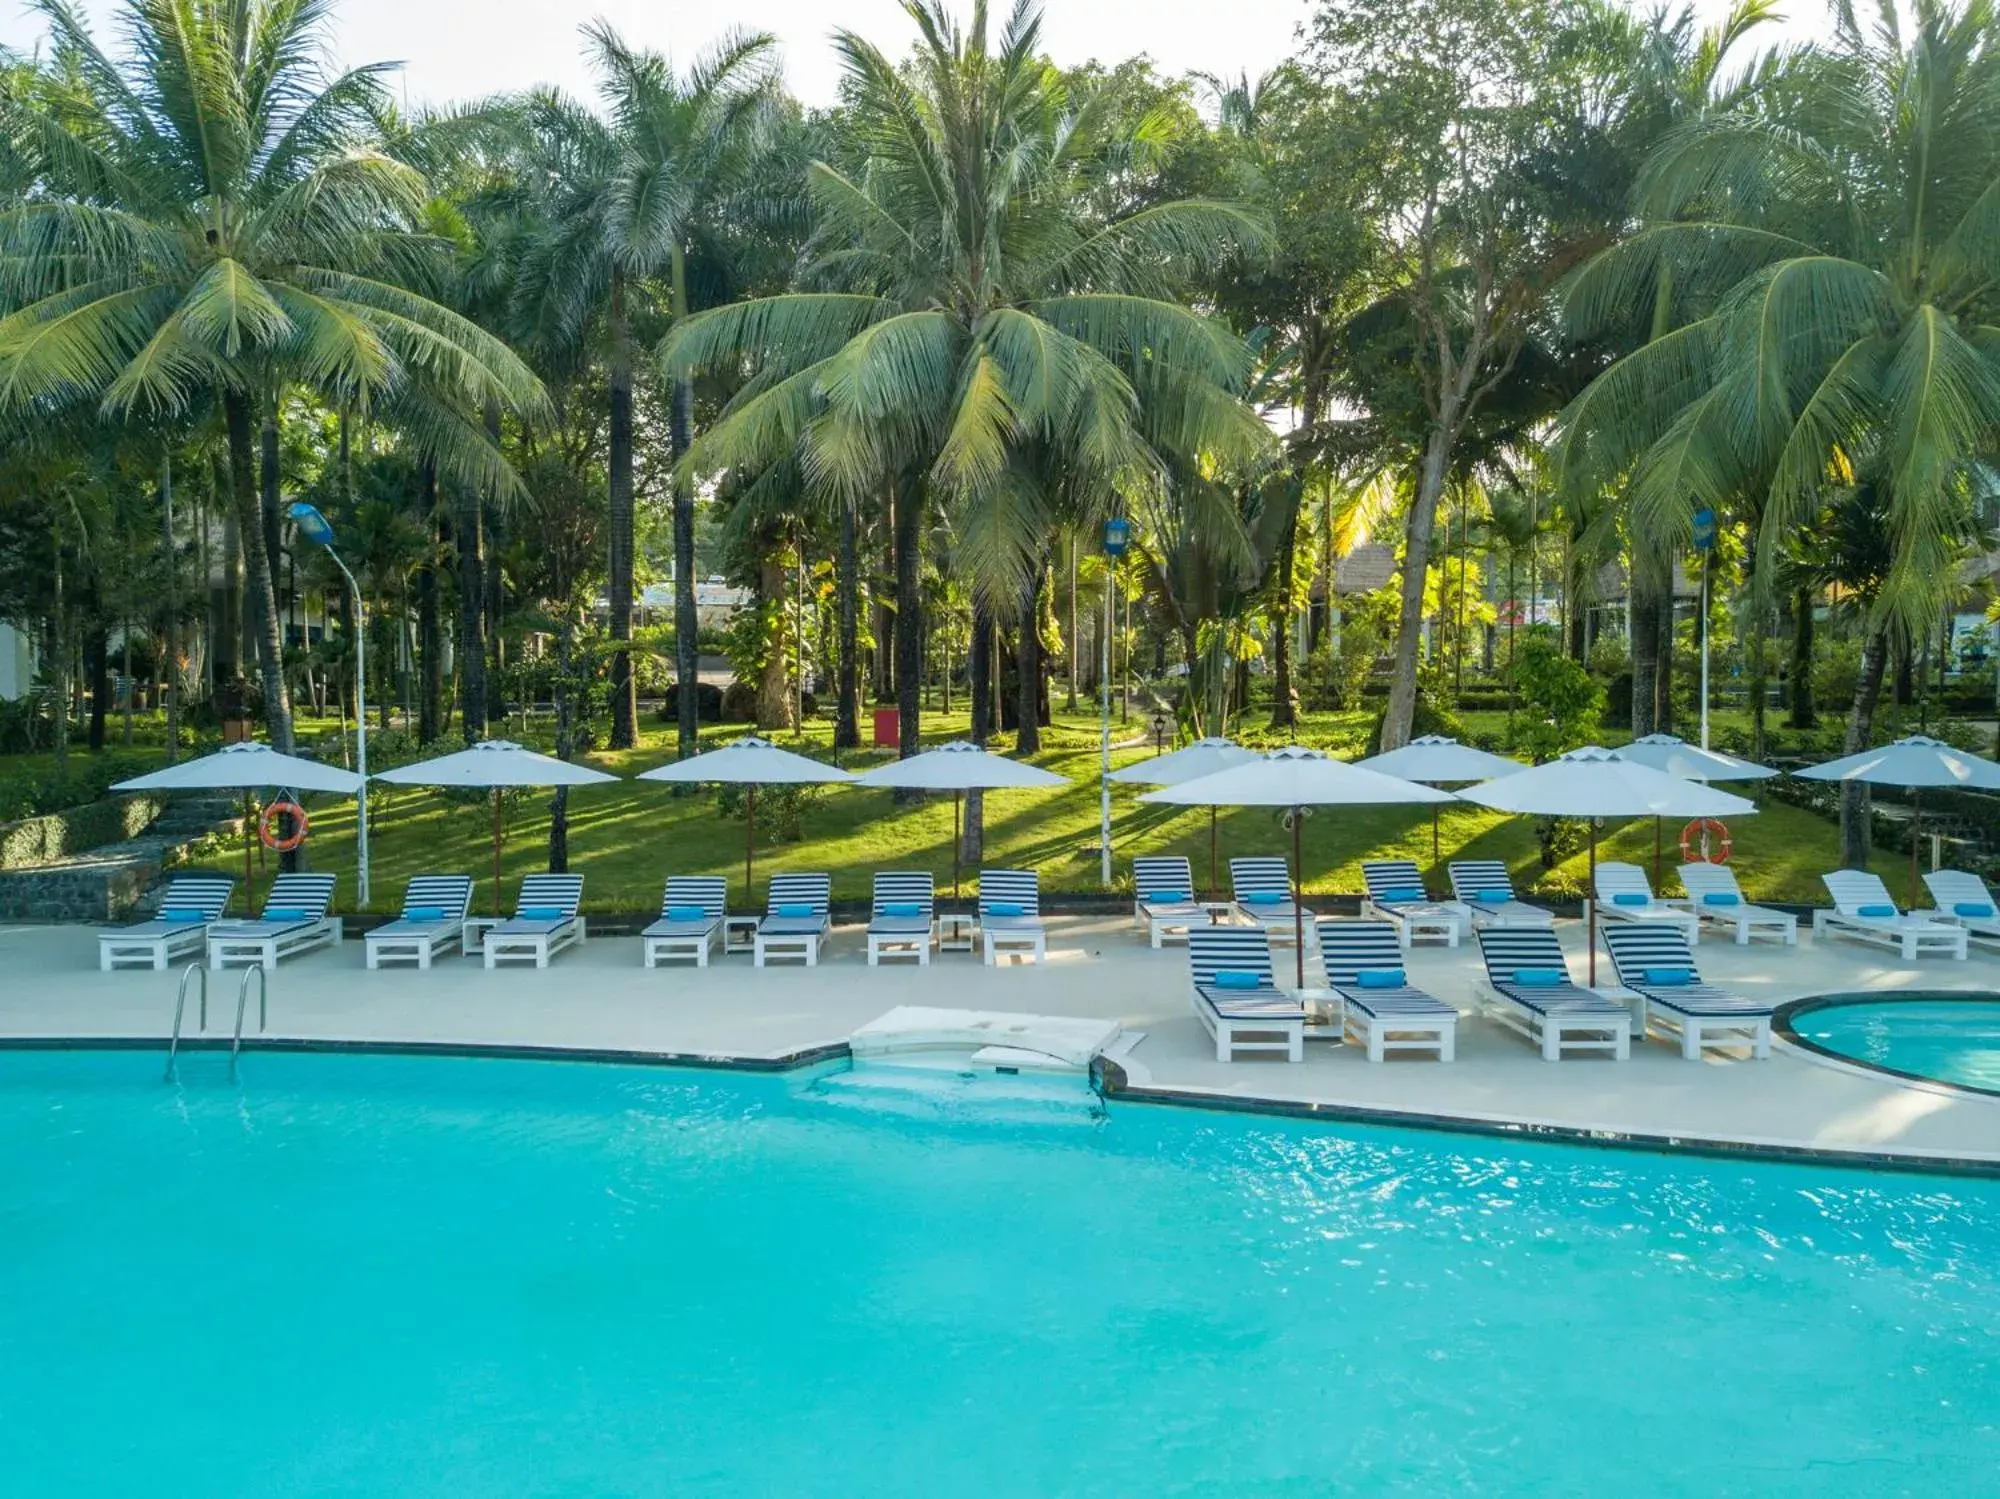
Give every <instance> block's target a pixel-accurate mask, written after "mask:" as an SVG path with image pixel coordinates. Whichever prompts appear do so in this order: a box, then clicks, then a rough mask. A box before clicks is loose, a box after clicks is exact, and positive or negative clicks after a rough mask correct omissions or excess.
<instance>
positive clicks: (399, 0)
mask: <svg viewBox="0 0 2000 1499" xmlns="http://www.w3.org/2000/svg"><path fill="white" fill-rule="evenodd" d="M1005 3H1006V0H995V9H996V11H997V10H1001V9H1002V8H1003V7H1004V5H1005ZM82 4H83V8H84V10H85V11H86V12H87V13H88V14H89V15H91V17H92V18H93V19H98V20H102V19H103V18H107V17H109V16H111V15H112V14H113V13H114V12H115V10H116V8H117V6H116V0H82ZM1694 5H1695V9H1696V11H1697V12H1698V13H1699V14H1701V15H1702V16H1703V17H1704V18H1707V17H1711V16H1715V15H1719V14H1721V13H1722V12H1723V11H1724V10H1725V9H1726V8H1727V5H1728V0H1694ZM965 8H966V9H969V8H970V7H969V5H967V6H965ZM1788 8H1789V9H1790V10H1791V11H1792V12H1793V14H1795V15H1798V16H1802V17H1808V18H1817V17H1818V16H1820V15H1822V14H1824V8H1823V0H1792V3H1791V5H1790V6H1789V7H1788ZM1310 10H1311V5H1310V3H1309V0H1219V3H1218V0H1048V4H1047V12H1046V15H1045V17H1044V21H1043V35H1044V37H1045V39H1046V42H1047V47H1048V51H1049V53H1050V55H1051V56H1052V57H1054V58H1055V60H1056V61H1057V62H1059V63H1063V64H1065V65H1071V64H1076V63H1082V62H1087V61H1090V60H1091V59H1093V58H1095V59H1099V60H1103V61H1113V60H1116V59H1119V58H1124V57H1128V56H1131V55H1132V54H1134V53H1137V52H1144V53H1146V54H1148V55H1149V56H1151V57H1152V58H1153V60H1154V61H1155V63H1157V64H1158V65H1159V66H1160V68H1161V69H1162V71H1164V72H1166V73H1169V74H1179V73H1183V72H1187V71H1190V70H1194V69H1199V70H1201V71H1203V72H1208V73H1214V74H1216V75H1218V76H1221V77H1233V76H1234V75H1236V74H1237V73H1239V72H1248V73H1250V74H1251V75H1253V76H1255V75H1256V74H1258V73H1261V72H1263V71H1264V70H1265V69H1267V68H1269V67H1271V66H1272V65H1273V64H1274V63H1276V62H1278V61H1279V60H1280V59H1281V58H1283V57H1284V56H1285V55H1286V53H1287V52H1289V51H1290V50H1291V48H1292V45H1293V38H1294V36H1295V35H1296V32H1297V28H1298V26H1299V23H1300V22H1301V21H1302V20H1304V19H1305V17H1306V16H1307V15H1308V14H1309V13H1310ZM597 16H602V17H604V18H605V19H607V20H609V21H610V22H611V23H612V25H613V26H615V27H616V28H617V29H618V30H619V31H620V32H621V33H622V34H623V35H624V37H625V38H626V40H627V41H629V42H633V43H637V44H642V45H646V46H651V47H655V48H658V49H660V50H663V51H665V52H667V53H668V54H670V55H671V56H672V57H674V58H675V59H676V60H677V61H679V60H683V59H690V58H692V57H694V56H695V55H697V54H698V53H700V52H701V51H702V50H703V49H704V48H705V47H707V46H708V45H709V44H710V43H711V42H713V41H714V39H715V38H716V37H717V36H718V35H719V34H720V33H721V32H722V31H724V30H725V29H726V28H728V27H730V26H738V27H742V28H745V29H749V30H765V31H770V32H772V33H773V34H775V35H776V36H777V37H778V39H779V42H780V44H781V46H782V48H783V57H784V66H785V76H786V80H787V82H788V83H789V84H790V86H791V88H792V90H793V92H794V93H796V94H797V95H799V97H801V98H802V99H804V100H806V101H807V102H808V103H812V104H825V103H830V102H831V101H832V99H833V97H834V91H835V88H836V86H837V83H838V70H837V66H836V63H835V61H834V54H833V50H832V48H831V47H829V46H828V45H827V38H828V36H829V35H830V34H831V33H832V31H833V29H834V28H835V27H838V26H844V27H847V28H849V29H851V30H853V31H857V32H859V33H860V34H862V35H863V36H866V37H867V38H869V39H870V40H871V41H873V42H875V44H876V45H877V46H880V47H882V48H883V49H884V50H885V51H887V52H888V53H889V54H890V55H891V56H900V55H901V54H902V52H903V51H904V50H906V48H907V45H908V42H909V39H910V35H911V32H910V26H909V22H908V20H907V19H906V18H905V17H904V16H903V14H902V12H901V10H900V8H899V7H898V6H897V4H896V3H895V0H721V3H714V4H709V5H693V6H689V5H672V4H663V3H661V0H579V3H564V0H335V9H334V46H335V50H336V52H337V55H338V56H339V58H340V59H341V60H342V61H344V62H347V63H357V62H373V61H389V60H395V61H400V62H402V63H403V64H404V67H403V71H402V74H401V75H400V77H399V78H398V79H397V80H396V81H395V82H394V83H393V84H392V87H394V88H396V89H398V90H399V91H400V92H401V93H402V94H403V97H404V99H405V102H406V103H409V104H419V103H432V104H437V103H444V102H448V101H454V100H463V99H470V98H477V97H479V96H481V95H484V94H488V93H494V92H501V91H511V90H515V89H521V88H525V87H527V86H529V85H531V84H537V83H554V84H557V85H559V86H561V87H563V88H565V89H567V90H569V91H571V92H572V93H576V94H579V95H585V96H588V95H589V94H590V91H591V77H590V71H589V68H588V66H587V65H586V63H585V61H584V59H583V56H582V52H581V49H580V46H579V39H578V35H577V28H578V27H579V26H580V25H581V24H582V23H584V22H585V21H588V20H590V19H592V18H593V17H597ZM1787 29H1788V30H1790V31H1792V32H1793V34H1795V35H1796V34H1799V33H1801V32H1803V31H1804V30H1805V29H1806V28H1805V27H1804V26H1803V25H1802V24H1800V23H1798V22H1794V23H1792V25H1791V26H1790V27H1788V28H1787ZM42 35H43V30H42V26H41V23H40V21H39V19H38V18H36V17H33V16H31V15H29V14H27V13H26V12H25V10H24V9H23V8H21V7H20V3H19V0H0V45H5V46H10V47H14V48H17V49H23V50H25V49H27V48H29V47H31V46H32V45H33V44H34V43H35V41H36V40H37V39H38V38H39V37H40V36H42Z"/></svg>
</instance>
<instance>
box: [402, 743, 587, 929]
mask: <svg viewBox="0 0 2000 1499" xmlns="http://www.w3.org/2000/svg"><path fill="white" fill-rule="evenodd" d="M369 779H370V780H375V781H386V782H388V783H389V784H390V785H392V786H450V787H460V788H463V787H472V786H479V787H491V788H492V790H493V914H494V915H496V916H498V915H499V914H500V843H501V839H502V836H503V833H502V828H501V823H500V792H501V790H502V789H503V788H504V787H508V786H595V785H599V784H601V783H602V782H605V781H615V780H617V779H618V777H617V776H614V775H607V774H605V773H604V772H603V771H601V770H592V769H591V768H590V767H589V766H588V765H576V764H572V763H571V762H570V761H568V760H558V759H557V758H556V757H555V756H554V755H544V754H542V753H540V752H539V751H536V750H531V749H528V748H527V747H526V746H524V745H519V744H516V743H515V742H514V741H513V740H511V739H482V740H481V741H480V742H479V743H478V744H475V745H473V746H472V748H471V749H462V750H454V751H453V752H452V753H451V754H449V755H439V756H438V757H437V758H436V759H435V760H419V761H417V762H416V763H415V764H413V765H399V766H397V767H396V768H395V769H394V770H385V771H382V772H380V773H378V774H376V775H373V776H371V777H369Z"/></svg>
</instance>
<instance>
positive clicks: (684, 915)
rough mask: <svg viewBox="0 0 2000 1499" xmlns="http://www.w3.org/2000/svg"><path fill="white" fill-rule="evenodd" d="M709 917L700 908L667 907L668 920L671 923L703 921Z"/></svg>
mask: <svg viewBox="0 0 2000 1499" xmlns="http://www.w3.org/2000/svg"><path fill="white" fill-rule="evenodd" d="M707 916H708V912H707V911H705V910H704V909H702V907H700V906H668V907H667V920H669V921H702V920H704V919H706V918H707Z"/></svg>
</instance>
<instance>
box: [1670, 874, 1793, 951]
mask: <svg viewBox="0 0 2000 1499" xmlns="http://www.w3.org/2000/svg"><path fill="white" fill-rule="evenodd" d="M1681 888H1682V889H1683V890H1685V891H1687V893H1688V898H1687V906H1688V909H1689V910H1690V911H1693V912H1694V914H1695V916H1696V918H1697V919H1698V920H1701V921H1712V922H1714V923H1715V924H1716V925H1717V926H1719V927H1722V928H1724V929H1726V930H1727V931H1728V932H1729V934H1730V935H1731V936H1732V937H1734V938H1735V939H1736V943H1737V945H1738V946H1739V947H1741V946H1745V945H1747V944H1748V943H1749V941H1750V939H1751V938H1752V937H1755V936H1757V935H1758V934H1759V933H1760V932H1761V933H1766V934H1768V935H1770V936H1774V937H1776V938H1777V939H1778V940H1779V941H1780V942H1782V943H1784V944H1785V946H1787V947H1795V946H1797V945H1798V940H1799V918H1798V917H1796V916H1794V915H1793V914H1792V913H1791V912H1790V911H1779V910H1776V909H1774V908H1773V907H1771V906H1753V905H1751V904H1750V902H1749V901H1747V900H1745V899H1744V898H1743V891H1742V888H1741V887H1740V886H1738V885H1737V883H1736V871H1735V870H1733V869H1731V868H1730V867H1729V866H1728V865H1726V864H1706V863H1699V862H1698V863H1694V864H1683V865H1681Z"/></svg>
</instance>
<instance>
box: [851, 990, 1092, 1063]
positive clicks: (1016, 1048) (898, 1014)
mask: <svg viewBox="0 0 2000 1499" xmlns="http://www.w3.org/2000/svg"><path fill="white" fill-rule="evenodd" d="M1122 1029H1123V1027H1122V1026H1120V1025H1119V1023H1118V1022H1117V1021H1115V1020H1091V1019H1085V1018H1082V1017H1078V1016H1074V1015H1017V1014H1012V1013H1009V1012H1007V1011H1001V1010H948V1009H941V1008H938V1007H936V1006H932V1005H897V1006H896V1008H895V1009H893V1010H891V1011H889V1012H888V1013H887V1014H886V1015H878V1016H877V1017H876V1018H875V1019H873V1020H871V1021H869V1022H868V1023H867V1024H866V1025H864V1026H862V1027H861V1028H860V1029H858V1030H856V1031H855V1032H854V1033H853V1035H851V1036H849V1037H848V1042H847V1044H848V1048H849V1049H850V1050H851V1051H852V1052H853V1053H854V1055H855V1056H857V1057H881V1056H892V1055H898V1054H902V1053H906V1052H927V1051H939V1052H947V1051H951V1052H970V1053H971V1054H972V1060H973V1061H975V1062H980V1063H987V1064H990V1065H992V1066H995V1067H1035V1068H1043V1069H1046V1068H1049V1067H1051V1066H1053V1067H1060V1068H1062V1069H1064V1070H1067V1071H1071V1072H1088V1071H1089V1070H1090V1064H1091V1063H1092V1062H1093V1061H1095V1060H1096V1059H1097V1058H1098V1057H1099V1056H1101V1055H1102V1054H1103V1053H1104V1051H1105V1050H1106V1049H1107V1048H1108V1047H1110V1045H1111V1044H1112V1043H1113V1042H1114V1041H1116V1040H1117V1039H1118V1034H1119V1032H1120V1031H1121V1030H1122Z"/></svg>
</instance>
